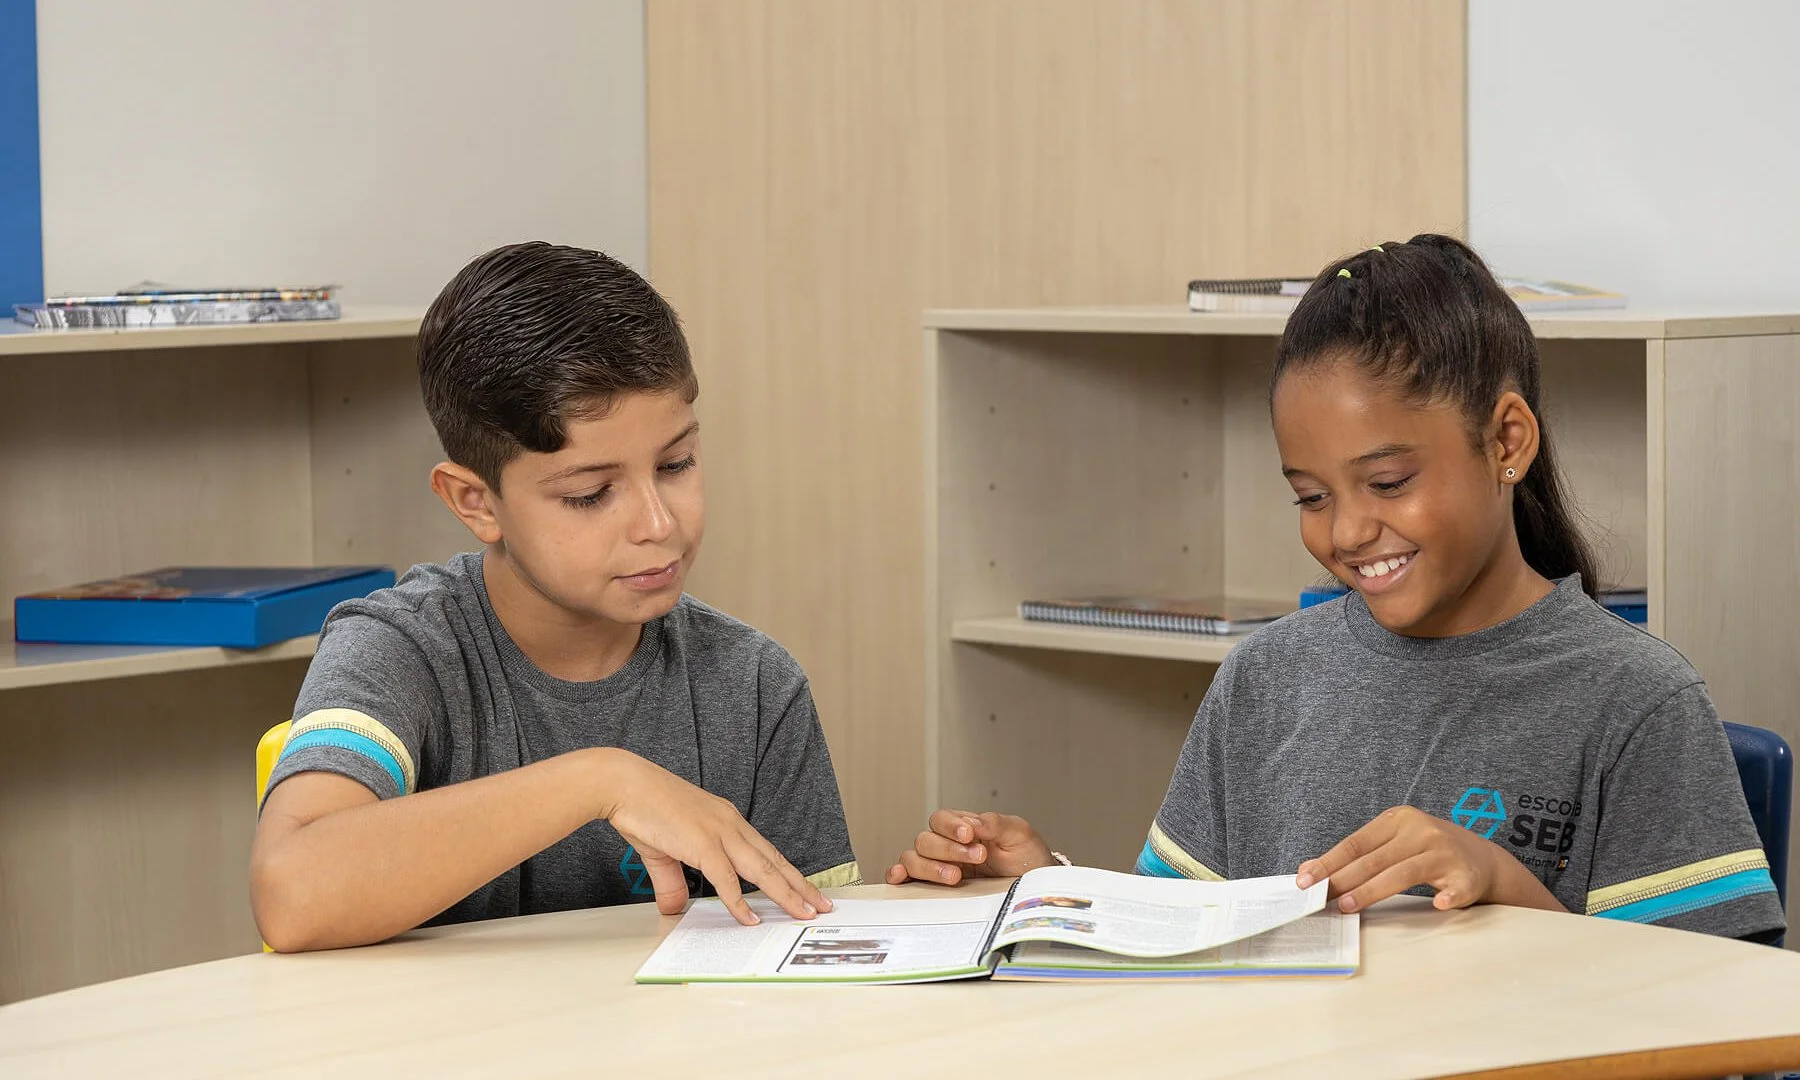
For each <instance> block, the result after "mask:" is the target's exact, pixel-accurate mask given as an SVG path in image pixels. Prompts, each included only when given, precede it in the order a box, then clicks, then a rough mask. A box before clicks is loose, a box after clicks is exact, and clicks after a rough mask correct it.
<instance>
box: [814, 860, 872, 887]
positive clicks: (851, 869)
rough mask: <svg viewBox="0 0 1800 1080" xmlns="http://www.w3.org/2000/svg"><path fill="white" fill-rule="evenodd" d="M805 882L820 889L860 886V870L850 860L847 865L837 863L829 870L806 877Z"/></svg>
mask: <svg viewBox="0 0 1800 1080" xmlns="http://www.w3.org/2000/svg"><path fill="white" fill-rule="evenodd" d="M806 880H808V881H810V882H812V883H813V885H815V886H816V887H818V888H821V889H841V888H844V887H845V886H848V885H861V884H862V883H863V880H862V868H861V867H859V866H857V865H856V860H854V859H852V860H851V861H849V862H847V863H839V864H838V865H837V866H834V867H832V868H831V869H829V870H821V871H819V872H818V873H816V874H808V875H806Z"/></svg>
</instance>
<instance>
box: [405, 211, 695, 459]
mask: <svg viewBox="0 0 1800 1080" xmlns="http://www.w3.org/2000/svg"><path fill="white" fill-rule="evenodd" d="M419 389H420V390H421V391H422V392H423V394H424V397H425V411H426V412H427V413H429V414H430V416H431V423H432V426H434V427H436V428H437V433H438V439H439V441H441V442H442V443H443V444H444V453H445V454H446V455H448V456H449V458H450V460H451V461H454V462H456V463H457V464H458V465H461V466H463V467H465V468H468V469H471V470H473V471H474V472H475V474H476V475H478V476H480V477H481V478H482V480H484V481H486V482H487V483H488V484H489V485H490V486H491V487H493V488H494V489H495V490H496V491H498V490H499V487H500V470H501V469H502V468H503V467H504V466H505V465H506V463H507V462H509V461H511V460H512V459H513V458H515V457H518V456H519V455H520V454H521V453H524V452H525V451H531V452H533V453H539V454H550V453H555V452H556V451H558V450H561V449H562V448H563V446H564V445H565V443H566V442H567V439H568V432H567V428H566V426H565V425H566V424H567V422H568V421H569V420H571V419H589V418H592V417H595V416H603V415H605V413H606V412H607V410H608V409H610V408H611V407H612V404H613V402H614V401H615V400H616V399H617V398H618V396H619V395H620V394H628V393H634V392H646V393H657V392H673V393H679V394H681V395H682V396H683V397H684V398H686V400H688V401H693V400H694V398H695V397H697V396H698V394H699V390H700V386H699V382H698V381H697V380H696V379H695V378H694V367H693V363H692V361H691V360H690V359H689V357H688V347H687V339H686V338H685V337H684V336H683V335H682V333H681V322H680V320H679V319H677V318H676V316H675V311H674V309H673V308H671V307H669V305H668V302H667V301H665V300H664V299H663V298H662V297H661V296H659V295H657V292H656V290H655V289H653V288H651V287H650V283H649V282H647V281H645V280H644V279H643V278H642V277H640V276H638V274H637V273H636V272H635V271H633V270H632V269H631V268H630V267H629V266H626V265H625V264H624V263H621V262H619V261H618V260H617V259H614V258H612V257H610V256H608V255H605V254H603V253H601V252H598V251H587V250H584V249H582V248H573V247H563V246H560V245H555V244H546V243H542V242H533V243H527V244H509V245H508V246H506V247H502V248H495V249H494V250H493V251H490V252H488V253H487V254H486V255H483V256H481V257H479V258H477V259H476V260H475V261H474V262H471V263H470V264H469V265H467V266H465V267H463V268H462V270H461V271H460V272H459V273H458V274H457V275H456V276H455V277H454V278H452V279H451V280H450V284H448V285H446V286H444V291H443V292H441V293H439V294H438V298H437V299H436V300H435V301H433V302H432V304H431V308H430V310H428V311H427V312H426V313H425V321H424V324H423V325H422V326H420V327H419Z"/></svg>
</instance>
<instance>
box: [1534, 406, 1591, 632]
mask: <svg viewBox="0 0 1800 1080" xmlns="http://www.w3.org/2000/svg"><path fill="white" fill-rule="evenodd" d="M1527 404H1530V405H1531V411H1532V412H1537V405H1536V404H1535V403H1531V402H1528V403H1527ZM1513 528H1514V529H1516V530H1517V531H1518V534H1519V550H1520V551H1521V552H1523V553H1524V555H1525V564H1526V565H1527V566H1529V567H1531V568H1532V569H1533V570H1536V571H1537V572H1538V573H1540V574H1542V575H1544V576H1545V577H1547V578H1549V579H1550V580H1551V581H1555V580H1557V579H1559V578H1565V577H1568V576H1569V575H1570V574H1580V575H1581V588H1582V591H1583V592H1585V593H1587V594H1588V595H1589V596H1593V597H1596V598H1598V596H1599V590H1600V575H1599V572H1598V570H1597V569H1596V568H1595V565H1594V553H1593V551H1592V550H1591V549H1589V547H1588V544H1587V541H1586V540H1585V539H1583V537H1582V535H1581V529H1580V527H1579V526H1578V525H1577V524H1576V521H1575V515H1574V513H1573V512H1571V511H1570V509H1569V507H1568V504H1567V503H1566V502H1565V501H1564V499H1563V478H1562V471H1561V470H1560V469H1558V468H1557V466H1556V458H1555V455H1553V454H1552V453H1551V451H1550V429H1549V428H1547V427H1545V426H1544V424H1543V418H1542V416H1541V415H1540V417H1539V420H1538V452H1537V460H1536V461H1534V462H1532V464H1531V468H1530V469H1528V470H1527V471H1526V473H1525V479H1523V480H1521V481H1519V483H1518V484H1516V485H1514V487H1513Z"/></svg>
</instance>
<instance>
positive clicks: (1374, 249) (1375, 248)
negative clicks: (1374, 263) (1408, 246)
mask: <svg viewBox="0 0 1800 1080" xmlns="http://www.w3.org/2000/svg"><path fill="white" fill-rule="evenodd" d="M1369 250H1370V251H1381V245H1380V244H1376V245H1375V246H1374V247H1372V248H1370V249H1369ZM1381 253H1382V254H1383V255H1386V254H1387V252H1385V251H1381Z"/></svg>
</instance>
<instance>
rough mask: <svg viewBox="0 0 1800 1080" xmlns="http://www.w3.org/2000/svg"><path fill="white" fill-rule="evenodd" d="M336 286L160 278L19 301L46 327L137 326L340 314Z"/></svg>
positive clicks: (26, 314)
mask: <svg viewBox="0 0 1800 1080" xmlns="http://www.w3.org/2000/svg"><path fill="white" fill-rule="evenodd" d="M336 290H337V287H336V286H334V285H321V286H312V287H308V288H299V289H286V288H247V289H175V288H170V287H168V286H165V285H158V284H156V283H154V282H145V283H143V284H141V285H134V286H132V287H131V288H129V289H120V290H119V291H118V292H116V293H108V294H105V295H101V296H53V297H51V298H50V299H48V300H45V301H44V302H43V303H41V304H19V305H18V306H16V307H15V308H14V309H13V311H14V315H15V317H16V318H17V319H18V321H20V322H22V323H24V324H25V325H27V326H34V327H37V328H38V329H40V330H92V329H134V328H137V327H144V326H210V325H214V324H219V323H252V322H309V321H314V320H319V319H335V318H338V317H339V316H340V315H341V314H342V311H341V309H340V308H339V307H338V302H337V301H336V300H335V299H333V296H334V294H335V292H336Z"/></svg>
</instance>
